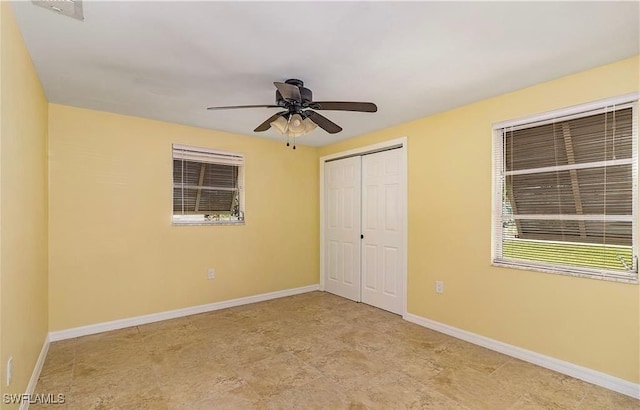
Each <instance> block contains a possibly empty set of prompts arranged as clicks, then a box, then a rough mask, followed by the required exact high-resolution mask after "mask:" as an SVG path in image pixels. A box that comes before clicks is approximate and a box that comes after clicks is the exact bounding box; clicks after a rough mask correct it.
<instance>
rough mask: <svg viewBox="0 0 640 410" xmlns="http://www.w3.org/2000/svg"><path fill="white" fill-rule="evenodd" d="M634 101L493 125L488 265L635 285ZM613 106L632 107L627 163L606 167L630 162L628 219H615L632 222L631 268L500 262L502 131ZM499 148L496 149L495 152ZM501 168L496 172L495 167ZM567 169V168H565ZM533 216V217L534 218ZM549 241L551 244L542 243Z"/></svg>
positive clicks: (593, 105) (613, 101)
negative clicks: (630, 210) (630, 150)
mask: <svg viewBox="0 0 640 410" xmlns="http://www.w3.org/2000/svg"><path fill="white" fill-rule="evenodd" d="M638 99H640V93H632V94H626V95H622V96H619V97H613V98H608V99H605V100H600V101H595V102H591V103H587V104H581V105H577V106H573V107H568V108H564V109H559V110H554V111H550V112H546V113H543V114H538V115H535V116H529V117H524V118H520V119H515V120H510V121H504V122H500V123H496V124H493V143H492V192H493V195H492V219H491V220H492V223H491V264H492V265H493V266H499V267H508V268H517V269H525V270H533V271H540V272H546V273H555V274H563V275H570V276H579V277H588V278H594V279H604V280H612V281H618V282H625V283H633V284H638V223H637V220H638ZM613 106H615V108H616V110H617V109H623V108H628V107H631V108H632V150H633V155H632V159H631V160H619V161H615V160H614V161H608V162H607V164H608V165H615V163H616V162H621V163H625V164H628V163H629V162H631V172H632V201H633V204H632V216H631V217H626V218H618V219H626V220H629V219H631V222H632V228H631V229H632V252H633V268H632V271H631V272H629V273H625V272H615V271H611V270H603V269H597V268H586V267H567V266H566V265H553V264H551V263H545V262H537V263H536V262H531V263H527V262H524V261H513V260H505V259H502V258H501V256H502V239H503V238H502V229H499V228H498V226H499V225H500V224H499V223H498V222H499V221H500V222H501V221H502V217H503V199H502V198H503V192H502V183H501V181H500V179H501V178H503V177H504V176H505V172H504V170H503V169H502V167H503V166H504V158H503V149H502V146H503V135H502V133H503V130H504V129H505V128H510V129H513V130H517V129H523V128H530V127H534V126H539V125H544V124H545V123H546V124H548V123H552V122H555V121H566V120H569V119H572V118H580V117H585V116H589V115H594V114H601V113H603V112H606V110H607V109H608V108H611V107H613ZM498 148H500V149H498ZM498 166H499V167H501V169H497V167H498ZM579 167H580V165H577V166H571V169H577V168H579ZM564 168H567V166H566V165H560V166H557V167H546V168H545V169H542V168H541V169H538V170H536V171H540V170H546V171H556V170H562V169H564ZM567 169H568V168H567ZM517 173H519V171H511V172H510V174H511V175H515V174H517ZM535 217H537V216H535ZM545 242H552V241H545Z"/></svg>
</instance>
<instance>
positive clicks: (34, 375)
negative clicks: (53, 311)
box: [20, 335, 50, 410]
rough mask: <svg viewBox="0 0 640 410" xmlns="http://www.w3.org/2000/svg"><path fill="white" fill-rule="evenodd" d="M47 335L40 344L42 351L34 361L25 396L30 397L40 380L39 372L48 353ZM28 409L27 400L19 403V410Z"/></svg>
mask: <svg viewBox="0 0 640 410" xmlns="http://www.w3.org/2000/svg"><path fill="white" fill-rule="evenodd" d="M49 342H50V341H49V335H47V336H46V337H45V338H44V342H43V343H42V349H41V350H40V355H39V356H38V360H37V361H36V365H35V366H34V367H33V372H32V373H31V379H29V384H27V390H26V391H25V394H27V395H28V396H26V397H31V395H32V394H33V393H34V392H35V390H36V385H37V384H38V378H40V372H41V371H42V366H44V361H45V359H46V358H47V352H48V351H49ZM28 408H29V400H25V401H22V402H21V403H20V410H27V409H28Z"/></svg>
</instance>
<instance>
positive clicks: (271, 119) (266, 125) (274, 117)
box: [253, 111, 289, 132]
mask: <svg viewBox="0 0 640 410" xmlns="http://www.w3.org/2000/svg"><path fill="white" fill-rule="evenodd" d="M288 112H289V111H280V112H279V113H276V114H273V115H272V116H271V117H269V118H268V119H267V120H266V121H265V122H263V123H262V124H260V125H258V126H257V127H256V129H255V130H253V131H254V132H262V131H266V130H268V129H269V128H271V123H272V122H274V121H275V120H277V119H278V117H279V116H281V115H282V114H286V113H288Z"/></svg>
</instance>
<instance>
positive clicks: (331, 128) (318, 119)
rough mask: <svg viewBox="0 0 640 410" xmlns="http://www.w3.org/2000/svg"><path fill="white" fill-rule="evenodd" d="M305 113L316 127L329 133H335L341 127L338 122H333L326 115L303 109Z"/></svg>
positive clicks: (340, 129)
mask: <svg viewBox="0 0 640 410" xmlns="http://www.w3.org/2000/svg"><path fill="white" fill-rule="evenodd" d="M305 113H306V114H307V118H309V119H310V120H311V121H313V122H314V123H315V124H316V125H317V126H318V127H320V128H322V129H323V130H325V131H327V132H328V133H329V134H336V133H338V132H340V131H342V127H340V126H339V125H338V124H336V123H334V122H333V121H331V120H330V119H328V118H327V117H325V116H323V115H320V114H318V113H317V112H315V111H311V110H307V111H305Z"/></svg>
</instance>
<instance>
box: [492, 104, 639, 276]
mask: <svg viewBox="0 0 640 410" xmlns="http://www.w3.org/2000/svg"><path fill="white" fill-rule="evenodd" d="M635 99H637V96H635ZM598 105H599V107H597V106H598ZM596 107H597V108H596ZM637 124H638V119H637V113H636V104H635V102H632V101H631V99H630V98H626V99H624V100H623V101H616V104H611V103H610V102H609V104H597V105H596V106H594V105H591V106H583V107H574V108H572V109H568V110H565V111H564V112H560V113H558V112H556V113H551V114H549V115H545V116H540V117H537V118H535V119H528V120H521V121H513V122H511V123H506V124H500V125H497V126H496V127H494V131H495V141H494V158H495V162H494V188H495V192H494V195H495V197H494V212H493V213H494V225H493V236H494V238H493V244H494V245H493V263H494V264H497V265H506V266H512V267H522V268H529V269H538V270H543V271H549V272H554V273H566V274H574V275H580V276H590V277H598V278H607V279H613V280H621V281H628V282H634V283H636V282H637V280H638V261H637V232H638V230H637V215H638V214H637V208H638V195H637V192H638V188H637V175H638V159H637V150H638V149H637V143H638V129H637Z"/></svg>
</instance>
